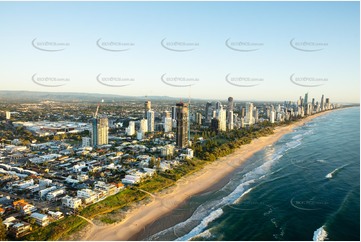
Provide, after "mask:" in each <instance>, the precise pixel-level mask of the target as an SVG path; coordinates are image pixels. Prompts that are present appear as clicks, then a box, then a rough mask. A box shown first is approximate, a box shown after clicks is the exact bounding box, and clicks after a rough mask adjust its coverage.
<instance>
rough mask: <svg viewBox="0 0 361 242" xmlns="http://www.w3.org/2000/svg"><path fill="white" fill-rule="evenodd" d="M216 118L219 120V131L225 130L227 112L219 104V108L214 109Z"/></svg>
mask: <svg viewBox="0 0 361 242" xmlns="http://www.w3.org/2000/svg"><path fill="white" fill-rule="evenodd" d="M216 118H217V119H218V120H219V131H226V130H227V112H226V110H224V109H223V107H222V106H221V107H220V109H217V111H216Z"/></svg>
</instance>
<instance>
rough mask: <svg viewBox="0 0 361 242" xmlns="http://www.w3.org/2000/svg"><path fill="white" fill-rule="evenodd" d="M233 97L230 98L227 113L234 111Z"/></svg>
mask: <svg viewBox="0 0 361 242" xmlns="http://www.w3.org/2000/svg"><path fill="white" fill-rule="evenodd" d="M233 105H234V104H233V97H229V98H228V106H227V111H233Z"/></svg>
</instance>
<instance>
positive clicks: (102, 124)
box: [92, 116, 109, 147]
mask: <svg viewBox="0 0 361 242" xmlns="http://www.w3.org/2000/svg"><path fill="white" fill-rule="evenodd" d="M108 131H109V127H108V118H107V117H105V116H102V117H95V118H93V120H92V145H93V147H96V146H98V145H106V144H108Z"/></svg>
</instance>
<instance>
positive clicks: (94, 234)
mask: <svg viewBox="0 0 361 242" xmlns="http://www.w3.org/2000/svg"><path fill="white" fill-rule="evenodd" d="M328 112H330V111H327V112H323V113H318V114H315V115H312V116H309V117H306V118H304V119H302V120H300V121H298V122H297V123H294V124H292V125H288V126H283V127H277V128H276V129H275V130H274V134H272V135H270V136H267V137H261V138H259V139H256V140H253V141H252V142H251V143H250V144H247V145H244V146H242V147H241V148H239V149H237V150H236V151H235V152H234V153H232V154H230V155H228V156H226V157H222V158H220V159H218V160H216V161H214V162H213V163H211V164H209V165H206V166H205V167H204V168H203V169H202V170H200V171H199V172H196V173H194V174H191V175H188V176H185V177H183V178H181V179H180V180H179V181H177V183H176V184H175V186H173V187H172V188H170V190H169V191H168V193H167V194H162V193H160V194H156V195H153V194H152V199H153V200H152V202H150V203H148V204H146V205H141V206H138V207H137V208H135V209H133V210H132V211H131V212H130V213H128V214H127V215H126V218H125V219H124V220H123V221H121V222H120V223H117V224H114V225H105V226H97V225H92V226H91V228H90V229H89V230H88V231H86V233H84V236H83V237H82V238H81V240H98V241H99V240H108V241H109V240H129V239H131V238H132V236H134V235H135V234H137V233H139V232H140V231H142V230H143V229H144V228H145V226H146V225H148V224H150V223H152V222H153V221H155V220H156V219H158V218H160V217H162V216H163V215H165V214H167V213H169V212H170V211H171V210H172V209H174V208H176V207H177V206H179V205H180V204H181V203H182V202H184V201H185V200H186V199H188V198H189V197H190V196H192V195H195V194H198V193H200V192H202V191H204V190H206V189H207V188H209V187H211V186H212V185H214V184H216V183H217V182H218V181H220V180H221V179H222V178H224V177H225V176H227V175H229V174H231V173H232V172H233V171H235V170H236V169H237V168H239V167H240V166H241V165H242V164H243V163H244V162H245V161H246V160H247V159H248V158H250V157H251V156H252V155H253V154H254V153H256V152H258V151H260V150H262V149H263V148H264V147H266V146H268V145H271V144H273V143H274V142H276V141H277V140H279V139H280V138H281V137H282V136H283V135H285V134H287V133H290V132H292V131H293V129H294V128H296V127H298V126H301V125H303V124H304V123H306V122H308V121H310V120H312V119H314V118H316V117H318V116H321V115H324V114H326V113H328ZM214 171H217V172H214Z"/></svg>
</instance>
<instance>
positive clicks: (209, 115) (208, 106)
mask: <svg viewBox="0 0 361 242" xmlns="http://www.w3.org/2000/svg"><path fill="white" fill-rule="evenodd" d="M204 116H205V118H206V121H207V122H209V121H210V120H211V119H212V103H211V102H207V104H206V111H205V115H204Z"/></svg>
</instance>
